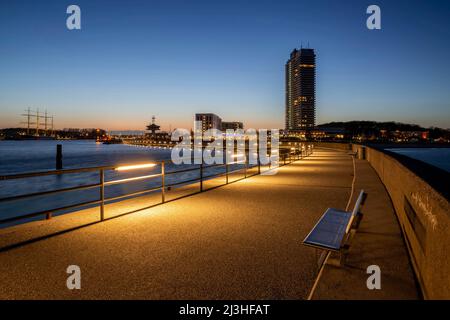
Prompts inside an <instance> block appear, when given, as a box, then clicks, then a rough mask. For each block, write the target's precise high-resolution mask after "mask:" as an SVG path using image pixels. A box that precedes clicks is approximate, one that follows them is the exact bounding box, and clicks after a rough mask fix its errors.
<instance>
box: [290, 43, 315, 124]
mask: <svg viewBox="0 0 450 320" xmlns="http://www.w3.org/2000/svg"><path fill="white" fill-rule="evenodd" d="M315 123H316V55H315V53H314V49H303V48H302V49H300V50H297V49H294V50H293V51H292V52H291V57H290V59H289V60H288V62H287V63H286V123H285V129H286V130H291V131H309V130H312V129H313V128H314V126H315Z"/></svg>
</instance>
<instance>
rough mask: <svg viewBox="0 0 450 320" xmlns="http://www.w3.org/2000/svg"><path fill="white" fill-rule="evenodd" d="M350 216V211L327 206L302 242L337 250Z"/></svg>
mask: <svg viewBox="0 0 450 320" xmlns="http://www.w3.org/2000/svg"><path fill="white" fill-rule="evenodd" d="M351 216H352V213H351V212H347V211H342V210H338V209H334V208H328V209H327V211H325V213H324V214H323V215H322V217H321V218H320V220H319V222H317V224H316V225H315V227H314V228H313V229H312V230H311V232H310V233H309V234H308V235H307V236H306V238H305V240H303V244H305V245H309V246H313V247H319V248H325V249H328V250H333V251H339V250H340V248H341V244H342V239H343V238H344V236H345V233H346V232H345V231H346V228H347V224H348V222H349V221H350V218H351Z"/></svg>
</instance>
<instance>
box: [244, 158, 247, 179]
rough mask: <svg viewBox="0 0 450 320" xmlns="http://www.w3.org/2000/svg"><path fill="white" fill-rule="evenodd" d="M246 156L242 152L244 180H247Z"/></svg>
mask: <svg viewBox="0 0 450 320" xmlns="http://www.w3.org/2000/svg"><path fill="white" fill-rule="evenodd" d="M247 168H248V166H247V155H246V154H245V152H244V178H247Z"/></svg>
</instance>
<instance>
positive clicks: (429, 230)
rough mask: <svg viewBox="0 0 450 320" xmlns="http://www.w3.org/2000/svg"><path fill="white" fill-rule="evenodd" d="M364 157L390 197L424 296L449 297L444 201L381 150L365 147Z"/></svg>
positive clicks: (449, 244)
mask: <svg viewBox="0 0 450 320" xmlns="http://www.w3.org/2000/svg"><path fill="white" fill-rule="evenodd" d="M358 148H361V146H359V145H354V146H353V149H354V150H355V151H356V149H358ZM366 159H367V160H368V161H369V163H370V164H371V165H372V167H373V168H374V169H375V171H376V172H377V173H378V176H379V177H380V179H381V181H382V182H383V184H384V185H385V187H386V189H387V191H388V193H389V196H390V197H391V199H392V203H393V205H394V208H395V212H396V214H397V217H398V219H399V222H400V226H401V228H402V230H403V234H404V236H405V242H406V243H407V246H408V250H409V253H410V257H411V261H412V264H413V267H414V269H415V272H416V275H417V277H418V280H419V283H420V286H421V287H422V291H423V294H424V297H425V298H427V299H450V255H449V253H450V252H449V250H450V204H449V202H448V200H447V199H445V198H444V197H443V196H442V195H441V194H439V193H438V192H437V191H436V190H434V189H433V188H432V187H430V186H429V185H428V184H427V183H426V182H425V181H423V180H422V179H421V178H419V177H418V176H417V175H416V174H414V173H413V172H412V171H410V170H409V169H407V168H406V167H405V166H403V165H402V164H401V163H400V162H399V161H397V160H396V159H395V158H393V157H391V156H389V155H387V154H385V153H384V152H382V151H379V150H376V149H373V148H369V147H366ZM449 183H450V182H449Z"/></svg>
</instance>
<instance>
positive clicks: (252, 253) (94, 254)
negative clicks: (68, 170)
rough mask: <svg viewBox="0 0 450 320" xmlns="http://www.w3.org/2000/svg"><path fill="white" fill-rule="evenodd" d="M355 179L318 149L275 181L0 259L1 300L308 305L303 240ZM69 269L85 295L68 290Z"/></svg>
mask: <svg viewBox="0 0 450 320" xmlns="http://www.w3.org/2000/svg"><path fill="white" fill-rule="evenodd" d="M352 174H353V167H352V161H351V158H350V157H349V156H348V155H346V154H344V153H340V152H334V151H319V150H317V151H316V152H315V153H314V154H313V155H312V156H310V157H308V158H306V159H303V160H300V161H297V162H295V163H293V164H291V165H288V166H284V167H282V168H280V169H279V173H278V174H277V175H274V176H254V177H252V178H249V179H246V180H242V181H240V182H236V183H234V184H230V185H227V186H224V187H220V188H217V189H214V190H211V191H208V192H204V193H201V194H197V195H194V196H191V197H187V198H183V199H180V200H176V201H173V202H169V203H166V204H164V205H161V206H157V207H153V208H151V209H147V210H143V211H140V212H137V213H133V214H130V215H126V216H122V217H119V218H116V219H112V220H108V221H105V222H102V223H97V224H93V225H90V226H87V227H83V228H80V229H77V230H74V231H71V232H68V233H64V234H61V235H58V236H53V237H50V238H48V239H46V240H42V241H38V242H34V243H31V244H27V245H24V246H20V247H18V248H14V249H10V250H6V251H5V250H3V251H0V261H1V263H0V298H2V299H11V298H28V299H70V298H78V299H109V298H111V299H112V298H114V299H303V298H306V297H307V295H308V293H309V290H310V288H311V287H312V285H313V282H314V280H315V277H316V255H315V250H314V249H312V248H309V247H305V246H302V245H301V241H302V240H303V238H304V237H305V235H306V234H307V233H308V231H309V230H310V229H311V228H312V226H313V225H314V224H315V223H316V222H317V220H318V218H319V217H320V216H321V214H322V213H323V212H324V210H325V209H326V208H327V207H337V208H344V207H345V205H346V202H347V200H348V197H349V194H350V186H351V181H352V178H353V177H352ZM139 201H141V200H139V199H138V200H135V201H133V202H132V203H131V202H124V203H122V204H121V205H118V206H117V210H119V209H123V207H124V206H129V207H131V206H134V205H135V204H136V203H139ZM109 209H110V210H109V211H114V210H115V207H111V208H109ZM110 214H112V213H111V212H110ZM97 217H98V210H93V209H90V210H86V211H84V212H80V213H75V214H72V215H65V216H63V217H57V218H54V219H52V220H50V221H41V222H35V223H30V224H27V225H23V226H18V227H13V228H10V229H6V230H2V231H0V245H3V246H4V245H5V244H10V242H11V241H12V242H14V240H17V241H22V240H24V238H27V237H31V238H32V237H33V236H36V235H42V233H43V232H44V233H45V232H47V231H55V230H59V229H60V228H61V227H62V226H64V227H65V226H66V225H71V226H72V225H73V224H74V223H75V224H76V223H77V222H78V225H79V224H82V223H87V222H90V221H91V220H92V221H95V219H97ZM72 264H75V265H78V266H80V268H81V274H82V276H81V279H82V284H81V285H82V289H81V290H73V291H70V290H68V289H67V288H66V278H67V276H68V275H67V274H66V268H67V266H68V265H72Z"/></svg>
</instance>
